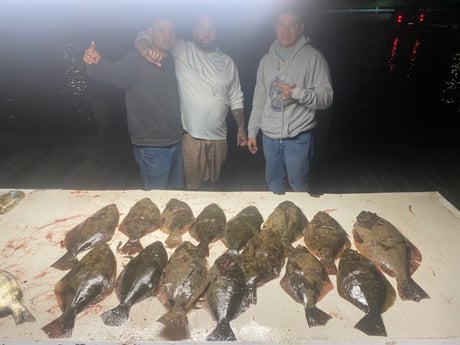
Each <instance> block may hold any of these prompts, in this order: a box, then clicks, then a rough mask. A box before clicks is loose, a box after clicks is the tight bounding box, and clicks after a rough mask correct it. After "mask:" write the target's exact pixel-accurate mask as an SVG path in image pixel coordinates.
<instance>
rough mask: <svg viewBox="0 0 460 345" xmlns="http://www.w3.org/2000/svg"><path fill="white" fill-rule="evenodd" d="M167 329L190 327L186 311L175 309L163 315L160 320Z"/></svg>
mask: <svg viewBox="0 0 460 345" xmlns="http://www.w3.org/2000/svg"><path fill="white" fill-rule="evenodd" d="M157 321H158V322H161V323H162V324H163V325H165V326H166V327H172V328H184V327H187V326H188V319H187V315H186V313H185V310H184V309H173V310H171V311H169V312H167V313H166V314H164V315H162V316H161V317H160V318H159V319H158V320H157Z"/></svg>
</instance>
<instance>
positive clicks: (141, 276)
mask: <svg viewBox="0 0 460 345" xmlns="http://www.w3.org/2000/svg"><path fill="white" fill-rule="evenodd" d="M167 261H168V253H166V250H165V248H164V246H163V243H161V242H160V241H155V242H153V243H151V244H149V245H148V246H146V247H145V248H144V249H143V250H142V251H141V252H140V253H139V254H138V255H137V256H136V257H134V258H133V259H131V261H129V263H128V264H127V265H126V267H125V268H124V269H123V270H122V271H121V273H120V275H119V276H118V279H117V282H116V284H115V292H116V295H117V297H118V300H119V301H120V304H119V305H118V306H117V307H115V308H113V309H110V310H108V311H106V312H105V313H103V314H102V315H101V318H102V320H103V321H104V323H105V324H106V325H108V326H121V325H123V324H124V323H126V322H127V321H128V318H129V312H130V310H131V307H132V306H133V305H134V304H135V303H138V302H140V301H142V300H144V299H146V298H148V297H150V296H153V295H154V294H155V292H156V289H157V287H158V284H159V283H160V278H161V275H162V273H163V269H164V267H165V266H166V262H167Z"/></svg>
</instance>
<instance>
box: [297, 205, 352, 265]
mask: <svg viewBox="0 0 460 345" xmlns="http://www.w3.org/2000/svg"><path fill="white" fill-rule="evenodd" d="M304 242H305V245H306V246H307V248H308V250H309V251H310V252H311V253H312V254H313V255H315V256H316V257H317V258H318V259H319V260H320V261H321V263H322V264H323V265H324V267H325V268H326V271H327V273H328V274H336V273H337V266H336V264H335V261H336V260H337V259H338V258H339V256H340V254H341V253H342V251H343V250H344V249H345V248H350V247H351V243H350V240H349V238H348V234H347V233H346V231H345V230H344V229H343V228H342V226H341V225H340V224H339V223H338V222H337V221H336V220H335V219H334V218H333V217H331V216H330V215H329V214H328V213H327V212H324V211H319V212H317V213H316V214H315V215H314V216H313V218H312V220H311V221H310V223H309V224H308V226H307V229H306V231H305V234H304Z"/></svg>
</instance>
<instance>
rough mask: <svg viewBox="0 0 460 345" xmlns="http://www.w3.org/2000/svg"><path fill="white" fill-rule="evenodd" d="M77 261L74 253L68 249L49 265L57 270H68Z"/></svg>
mask: <svg viewBox="0 0 460 345" xmlns="http://www.w3.org/2000/svg"><path fill="white" fill-rule="evenodd" d="M77 263H78V259H77V256H76V255H75V253H73V252H70V251H68V252H67V253H65V254H64V255H63V256H61V257H60V258H59V259H58V260H57V261H55V262H54V263H53V264H52V265H51V267H54V268H56V269H58V270H62V271H65V270H69V269H71V268H72V267H74V266H75V265H76V264H77Z"/></svg>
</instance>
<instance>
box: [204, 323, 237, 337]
mask: <svg viewBox="0 0 460 345" xmlns="http://www.w3.org/2000/svg"><path fill="white" fill-rule="evenodd" d="M206 340H210V341H234V340H236V337H235V334H234V333H233V330H232V328H231V327H230V323H229V322H228V321H227V320H222V321H220V322H219V323H218V324H217V326H216V328H214V330H213V331H212V332H211V333H210V334H209V335H208V336H207V337H206Z"/></svg>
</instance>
